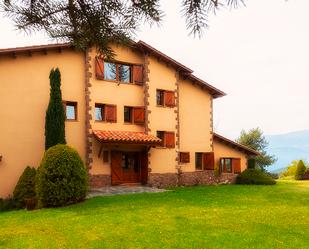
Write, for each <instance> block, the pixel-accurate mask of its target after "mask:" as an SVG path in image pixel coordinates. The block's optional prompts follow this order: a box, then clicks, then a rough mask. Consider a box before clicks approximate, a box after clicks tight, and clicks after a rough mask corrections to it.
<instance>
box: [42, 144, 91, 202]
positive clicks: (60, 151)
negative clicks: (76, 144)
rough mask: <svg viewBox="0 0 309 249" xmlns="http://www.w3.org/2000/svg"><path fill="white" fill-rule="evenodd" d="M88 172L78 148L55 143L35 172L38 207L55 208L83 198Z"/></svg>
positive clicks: (85, 191)
mask: <svg viewBox="0 0 309 249" xmlns="http://www.w3.org/2000/svg"><path fill="white" fill-rule="evenodd" d="M87 186H88V180H87V172H86V168H85V166H84V163H83V161H82V159H81V158H80V156H79V154H78V153H77V151H76V150H75V149H73V148H71V147H69V146H67V145H63V144H58V145H55V146H53V147H51V148H49V149H48V150H47V151H46V152H45V154H44V157H43V159H42V162H41V165H40V166H39V168H38V171H37V177H36V191H37V197H38V202H39V206H40V207H41V206H44V207H53V206H54V207H55V206H63V205H67V204H71V203H76V202H79V201H82V200H83V199H84V198H85V196H86V193H87Z"/></svg>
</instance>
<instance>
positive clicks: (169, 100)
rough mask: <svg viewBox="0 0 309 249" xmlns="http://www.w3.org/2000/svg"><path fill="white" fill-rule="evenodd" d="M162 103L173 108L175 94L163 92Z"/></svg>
mask: <svg viewBox="0 0 309 249" xmlns="http://www.w3.org/2000/svg"><path fill="white" fill-rule="evenodd" d="M164 103H165V105H166V106H168V107H174V106H175V92H173V91H165V92H164Z"/></svg>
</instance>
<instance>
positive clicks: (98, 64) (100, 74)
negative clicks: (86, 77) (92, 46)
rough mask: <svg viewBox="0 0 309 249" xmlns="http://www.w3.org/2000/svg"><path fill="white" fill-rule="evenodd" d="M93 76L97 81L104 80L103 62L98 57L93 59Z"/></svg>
mask: <svg viewBox="0 0 309 249" xmlns="http://www.w3.org/2000/svg"><path fill="white" fill-rule="evenodd" d="M95 76H96V78H97V79H99V80H104V60H103V59H101V58H99V57H96V58H95Z"/></svg>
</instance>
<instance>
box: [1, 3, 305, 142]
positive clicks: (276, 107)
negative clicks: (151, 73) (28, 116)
mask: <svg viewBox="0 0 309 249" xmlns="http://www.w3.org/2000/svg"><path fill="white" fill-rule="evenodd" d="M178 2H181V1H170V0H169V1H168V0H163V1H162V9H164V10H165V14H166V15H165V18H164V21H163V22H162V25H161V27H156V26H155V27H152V28H149V27H148V26H145V27H142V28H141V31H140V32H139V33H138V34H137V36H136V40H139V39H141V40H144V41H145V42H147V43H149V44H151V45H153V46H154V47H156V48H157V49H159V50H161V51H162V52H164V53H166V54H167V55H169V56H171V57H173V58H175V59H176V60H178V61H180V62H181V63H183V64H185V65H186V66H188V67H190V68H191V69H193V70H194V74H195V75H197V76H198V77H200V78H202V79H204V80H206V81H207V82H209V83H210V84H212V85H214V86H215V87H217V88H219V89H220V90H223V91H224V92H226V93H227V94H228V95H227V96H225V97H223V98H218V99H216V100H215V102H214V108H215V110H214V112H215V115H214V128H215V131H216V132H218V133H221V134H223V135H226V136H229V137H231V138H235V137H237V136H238V134H239V133H240V131H241V129H250V128H253V127H260V128H261V129H262V130H263V131H264V132H265V133H266V134H279V133H285V132H290V131H296V130H304V129H309V28H308V24H309V15H308V10H309V1H308V0H289V1H285V0H271V1H269V0H258V1H256V0H248V2H247V7H244V8H241V9H238V10H233V11H231V12H230V11H228V10H222V11H219V12H218V13H217V15H216V16H212V17H211V18H210V22H209V25H210V27H209V29H208V30H206V31H205V33H204V36H203V37H202V38H201V39H199V38H194V37H189V36H188V31H187V30H186V29H185V24H184V20H183V19H182V18H181V15H180V13H179V10H180V7H179V3H178ZM0 18H1V17H0ZM0 31H1V32H0V34H1V40H0V48H6V47H15V46H24V45H35V44H44V43H50V42H51V41H50V40H49V39H48V38H46V37H44V35H43V34H35V35H32V36H27V35H24V34H22V33H19V32H18V31H15V30H14V26H13V25H12V23H11V22H10V21H9V20H7V19H5V18H1V19H0Z"/></svg>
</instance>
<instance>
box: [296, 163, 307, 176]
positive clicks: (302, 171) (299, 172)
mask: <svg viewBox="0 0 309 249" xmlns="http://www.w3.org/2000/svg"><path fill="white" fill-rule="evenodd" d="M305 171H306V166H305V164H304V162H303V161H302V160H299V162H298V164H297V168H296V172H295V180H302V179H303V177H304V174H305Z"/></svg>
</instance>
